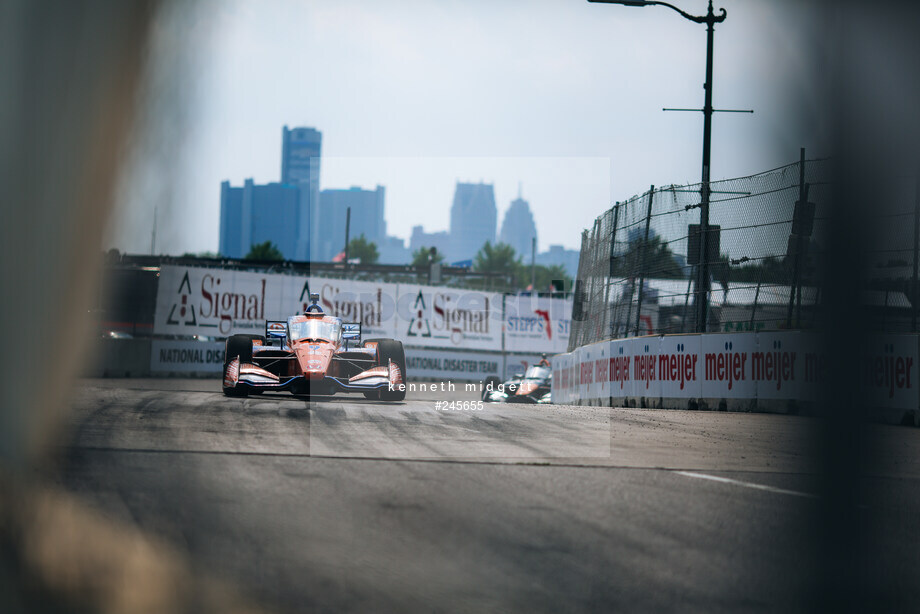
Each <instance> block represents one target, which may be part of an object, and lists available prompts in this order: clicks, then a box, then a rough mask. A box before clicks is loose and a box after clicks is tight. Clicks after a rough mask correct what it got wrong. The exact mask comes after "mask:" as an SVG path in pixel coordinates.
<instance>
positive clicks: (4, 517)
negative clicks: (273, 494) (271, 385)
mask: <svg viewBox="0 0 920 614" xmlns="http://www.w3.org/2000/svg"><path fill="white" fill-rule="evenodd" d="M157 8H158V3H157V2H152V1H135V2H101V1H100V2H33V1H25V0H20V1H10V2H5V3H3V4H2V5H0V91H2V92H3V95H2V96H0V133H2V134H3V139H0V185H3V187H4V192H5V193H4V199H3V205H2V216H3V223H2V224H0V250H2V252H0V287H2V288H3V292H4V296H3V300H2V301H0V322H2V323H3V324H4V332H5V335H4V336H5V338H6V339H7V340H8V342H7V343H6V344H5V347H4V349H5V351H4V352H2V353H0V372H2V373H3V376H4V382H5V384H4V385H3V386H2V387H0V399H2V403H0V407H2V411H0V611H3V612H28V611H73V610H77V609H79V611H100V612H177V611H220V612H230V611H241V610H242V609H243V607H242V606H240V605H238V604H237V605H233V603H234V602H235V599H234V598H232V597H231V596H230V595H231V594H230V592H229V591H226V590H224V589H219V588H217V587H216V586H214V585H213V584H211V583H208V582H205V581H202V580H200V579H196V578H195V576H194V575H192V574H191V573H190V571H189V569H188V566H187V563H185V562H184V560H183V559H182V557H181V556H180V555H179V554H178V553H177V552H174V551H172V550H171V549H169V548H168V547H167V546H166V545H164V544H160V543H158V542H157V541H156V540H152V539H150V538H147V537H146V536H144V535H142V534H141V533H140V532H139V531H137V530H136V529H133V528H129V527H123V526H118V525H116V524H114V523H111V522H109V521H108V520H106V519H105V518H104V517H103V516H102V515H100V514H98V513H97V512H96V511H93V510H92V509H90V508H89V507H86V506H84V505H83V504H82V503H79V502H78V501H77V500H76V499H74V498H72V497H71V496H70V495H67V494H64V493H63V492H61V491H60V490H59V489H57V488H56V487H53V486H49V485H47V484H45V483H43V482H42V480H39V479H37V478H36V472H37V470H40V469H42V468H47V466H48V461H49V460H52V456H53V450H54V445H55V443H57V439H56V435H58V434H59V431H60V429H61V428H62V426H63V420H62V418H63V416H64V414H63V410H64V409H65V407H66V403H67V401H68V398H67V397H68V395H69V394H70V391H71V390H72V388H73V382H74V378H75V376H76V375H77V374H78V373H79V372H80V371H81V370H82V369H83V368H84V366H85V362H86V358H85V357H86V355H87V349H88V342H89V340H90V335H91V333H90V331H91V330H92V327H90V326H88V325H87V308H88V306H89V305H90V303H91V299H92V297H93V296H94V294H95V293H96V292H98V288H99V285H100V279H99V277H100V270H101V267H99V266H98V264H99V262H98V259H99V253H100V247H101V239H102V236H103V232H104V231H105V228H106V224H107V218H108V216H109V214H110V212H111V210H112V200H113V198H112V195H113V191H114V186H115V183H116V179H117V177H118V173H119V171H120V163H121V161H122V159H123V158H124V153H125V150H126V149H127V140H128V135H129V133H130V130H131V127H132V122H133V121H134V119H135V115H136V109H137V106H138V105H137V92H138V89H139V85H140V83H141V82H142V80H143V77H144V66H145V62H146V60H145V53H146V46H147V43H148V39H149V35H150V30H151V24H152V22H153V20H154V16H155V14H156V10H157ZM13 333H15V341H14V342H12V343H10V342H9V341H10V340H11V335H12V334H13ZM49 348H53V352H52V351H49Z"/></svg>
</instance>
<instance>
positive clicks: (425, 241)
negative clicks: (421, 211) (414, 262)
mask: <svg viewBox="0 0 920 614" xmlns="http://www.w3.org/2000/svg"><path fill="white" fill-rule="evenodd" d="M423 247H424V248H432V247H434V248H436V249H437V250H438V251H439V252H440V253H442V254H444V257H445V258H447V257H448V252H449V251H450V233H449V232H447V231H446V230H442V231H441V232H425V229H424V228H422V227H421V226H413V227H412V236H411V237H410V238H409V251H410V252H411V253H413V254H414V253H415V252H417V251H418V250H419V249H421V248H423ZM448 262H450V261H448Z"/></svg>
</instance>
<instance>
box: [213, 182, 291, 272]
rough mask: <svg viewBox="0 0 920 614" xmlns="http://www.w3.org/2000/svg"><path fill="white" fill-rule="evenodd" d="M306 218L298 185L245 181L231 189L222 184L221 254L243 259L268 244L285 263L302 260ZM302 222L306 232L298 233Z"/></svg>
mask: <svg viewBox="0 0 920 614" xmlns="http://www.w3.org/2000/svg"><path fill="white" fill-rule="evenodd" d="M305 218H308V215H307V210H306V209H305V208H304V207H303V198H302V193H301V189H300V187H299V186H296V185H285V184H281V183H269V184H267V185H255V184H254V183H253V181H252V179H247V180H246V181H245V182H244V183H243V187H241V188H234V187H231V186H230V182H229V181H224V182H223V183H222V184H221V186H220V253H221V254H222V255H224V256H227V257H228V258H244V257H245V256H246V254H248V253H249V250H250V248H251V247H252V246H253V245H256V244H258V243H264V242H265V241H271V242H272V243H274V244H275V245H277V246H278V249H279V250H281V253H282V254H283V255H284V258H285V259H286V260H301V259H302V258H300V257H299V256H298V254H300V253H306V251H307V246H306V245H305V243H306V237H307V236H309V219H305ZM304 222H306V224H307V226H306V228H307V232H305V233H303V234H301V233H300V232H299V229H300V228H302V227H303V223H304Z"/></svg>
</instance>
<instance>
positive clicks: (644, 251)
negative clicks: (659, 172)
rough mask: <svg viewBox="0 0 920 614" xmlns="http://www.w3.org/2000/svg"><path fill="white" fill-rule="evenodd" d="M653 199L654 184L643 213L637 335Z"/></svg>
mask: <svg viewBox="0 0 920 614" xmlns="http://www.w3.org/2000/svg"><path fill="white" fill-rule="evenodd" d="M654 199H655V186H654V185H652V186H650V187H649V189H648V213H646V215H645V240H644V241H643V242H642V256H641V259H640V261H639V294H638V300H637V303H636V336H637V337H638V336H639V325H640V324H641V323H642V289H643V286H645V266H646V256H647V255H648V232H649V230H650V228H651V225H652V202H653V201H654Z"/></svg>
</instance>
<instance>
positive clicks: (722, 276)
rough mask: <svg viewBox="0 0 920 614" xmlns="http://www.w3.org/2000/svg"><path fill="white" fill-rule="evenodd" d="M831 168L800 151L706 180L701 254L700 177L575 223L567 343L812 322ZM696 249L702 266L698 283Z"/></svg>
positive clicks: (817, 296)
mask: <svg viewBox="0 0 920 614" xmlns="http://www.w3.org/2000/svg"><path fill="white" fill-rule="evenodd" d="M829 176H830V169H829V161H828V160H824V159H821V160H805V159H804V155H803V158H802V160H800V161H799V162H796V163H793V164H789V165H787V166H783V167H781V168H777V169H774V170H771V171H766V172H763V173H759V174H756V175H751V176H748V177H739V178H736V179H726V180H721V181H713V182H711V183H710V188H711V190H712V192H711V196H710V209H709V232H708V241H707V243H708V246H707V251H708V254H707V255H706V257H705V258H702V254H701V249H700V232H699V224H700V200H701V196H700V187H701V185H700V184H695V185H687V186H667V187H664V188H655V187H654V186H652V187H651V188H650V189H649V191H648V192H646V193H644V194H641V195H638V196H633V197H632V198H630V199H629V200H626V201H624V202H619V203H616V204H615V205H614V206H613V207H612V208H611V209H610V210H608V211H606V212H605V213H604V214H603V215H601V216H600V217H598V218H597V220H595V222H594V225H593V227H591V228H589V229H587V230H585V231H584V232H583V233H582V240H581V257H580V261H579V268H578V277H577V279H576V283H575V305H574V311H573V318H572V319H573V322H572V335H571V337H570V345H569V349H570V350H571V349H574V348H575V347H578V346H582V345H586V344H589V343H594V342H596V341H602V340H605V339H617V338H622V337H630V336H638V335H648V334H667V333H687V332H698V331H706V332H735V331H749V330H754V331H756V330H776V329H789V328H807V327H811V326H813V325H814V322H815V318H816V315H817V309H818V307H817V306H818V305H819V303H820V289H819V285H818V275H819V271H820V270H821V267H822V266H823V262H822V251H823V250H822V243H823V240H822V234H823V232H824V231H825V228H824V226H825V225H824V220H825V219H826V209H825V208H826V207H827V206H828V203H827V200H828V197H829V195H830V190H829V184H828V182H827V179H826V178H827V177H829ZM911 236H913V235H911ZM701 260H703V261H704V262H703V266H704V270H706V271H707V272H708V275H706V276H704V277H703V279H704V283H703V284H698V281H699V279H700V275H699V272H700V267H701V262H700V261H701ZM706 279H708V283H707V282H706V281H705V280H706ZM698 286H699V287H698ZM704 292H705V296H708V305H707V308H706V309H705V310H704V309H700V308H698V306H699V301H700V299H701V297H702V296H703V293H704ZM704 311H705V321H703V318H704V315H703V314H704Z"/></svg>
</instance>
